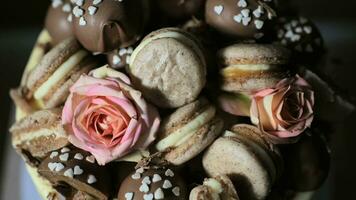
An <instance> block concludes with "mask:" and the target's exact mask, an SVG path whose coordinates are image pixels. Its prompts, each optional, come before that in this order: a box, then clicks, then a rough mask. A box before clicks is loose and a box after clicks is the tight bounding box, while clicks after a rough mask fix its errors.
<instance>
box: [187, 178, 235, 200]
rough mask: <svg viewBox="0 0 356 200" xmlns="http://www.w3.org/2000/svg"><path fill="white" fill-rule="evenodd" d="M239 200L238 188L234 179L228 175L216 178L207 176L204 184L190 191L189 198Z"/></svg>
mask: <svg viewBox="0 0 356 200" xmlns="http://www.w3.org/2000/svg"><path fill="white" fill-rule="evenodd" d="M203 199H211V200H239V196H238V195H237V192H236V189H235V186H234V184H233V183H232V181H231V180H230V178H229V177H227V176H226V175H219V176H216V177H214V178H206V179H205V180H204V182H203V184H202V185H199V186H197V187H195V188H193V190H192V191H191V192H190V195H189V200H203Z"/></svg>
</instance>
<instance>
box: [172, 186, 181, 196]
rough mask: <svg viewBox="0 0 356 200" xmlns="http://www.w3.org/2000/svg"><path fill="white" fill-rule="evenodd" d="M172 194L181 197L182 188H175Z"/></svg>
mask: <svg viewBox="0 0 356 200" xmlns="http://www.w3.org/2000/svg"><path fill="white" fill-rule="evenodd" d="M172 192H173V194H174V195H176V196H177V197H179V195H180V188H179V187H175V188H173V189H172Z"/></svg>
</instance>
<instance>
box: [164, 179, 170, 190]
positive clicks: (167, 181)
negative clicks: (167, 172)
mask: <svg viewBox="0 0 356 200" xmlns="http://www.w3.org/2000/svg"><path fill="white" fill-rule="evenodd" d="M162 187H163V188H164V189H168V188H171V187H172V183H171V182H170V181H169V180H165V181H164V182H163V185H162Z"/></svg>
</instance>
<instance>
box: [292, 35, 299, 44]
mask: <svg viewBox="0 0 356 200" xmlns="http://www.w3.org/2000/svg"><path fill="white" fill-rule="evenodd" d="M300 39H301V36H300V35H297V34H295V35H293V36H292V37H291V41H292V42H297V41H299V40H300Z"/></svg>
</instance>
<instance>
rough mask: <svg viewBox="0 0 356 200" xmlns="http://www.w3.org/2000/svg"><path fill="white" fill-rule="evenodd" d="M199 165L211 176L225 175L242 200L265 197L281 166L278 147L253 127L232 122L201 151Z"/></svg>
mask: <svg viewBox="0 0 356 200" xmlns="http://www.w3.org/2000/svg"><path fill="white" fill-rule="evenodd" d="M203 167H204V169H205V171H206V172H207V173H208V175H210V176H211V177H214V176H217V175H219V174H225V175H227V176H229V177H230V178H231V180H232V181H233V182H234V184H235V186H236V187H237V188H238V189H239V196H240V198H242V199H265V198H266V196H267V195H268V193H269V192H270V190H271V188H272V186H273V184H274V182H275V181H276V180H277V179H278V178H279V176H280V173H281V171H282V168H283V165H282V160H281V158H280V156H279V152H278V149H277V148H276V147H273V148H272V146H271V144H269V143H268V142H267V141H266V140H265V139H264V138H263V136H262V133H261V132H260V131H259V129H258V128H257V127H254V126H251V125H245V124H240V125H235V126H234V127H233V128H232V130H231V131H225V133H224V134H223V136H222V137H220V138H218V139H217V140H216V141H215V142H214V143H213V144H212V145H211V146H210V147H209V148H208V149H207V151H206V152H205V154H204V156H203Z"/></svg>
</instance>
